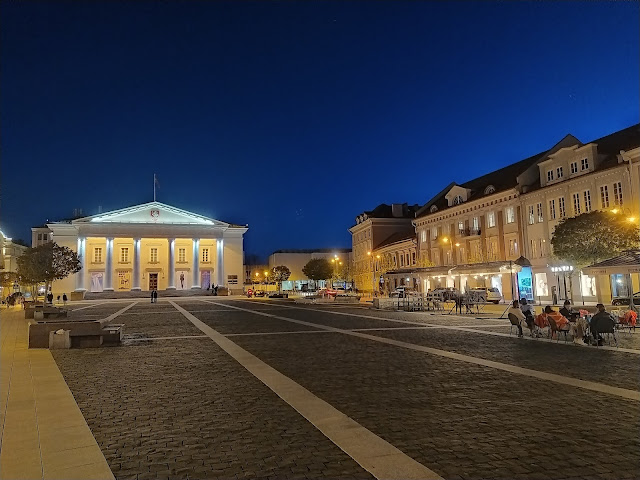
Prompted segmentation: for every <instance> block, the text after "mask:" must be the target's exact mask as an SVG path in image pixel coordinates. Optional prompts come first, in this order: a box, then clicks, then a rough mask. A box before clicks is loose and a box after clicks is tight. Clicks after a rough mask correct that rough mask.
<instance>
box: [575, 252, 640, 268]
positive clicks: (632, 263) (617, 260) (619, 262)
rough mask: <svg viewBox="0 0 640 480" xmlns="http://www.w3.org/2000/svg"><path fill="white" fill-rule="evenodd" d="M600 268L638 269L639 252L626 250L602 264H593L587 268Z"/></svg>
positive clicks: (639, 262) (639, 264)
mask: <svg viewBox="0 0 640 480" xmlns="http://www.w3.org/2000/svg"><path fill="white" fill-rule="evenodd" d="M602 267H640V250H626V251H625V252H622V253H621V254H620V255H618V256H617V257H611V258H608V259H606V260H603V261H602V262H598V263H594V264H593V265H589V266H588V267H587V268H602Z"/></svg>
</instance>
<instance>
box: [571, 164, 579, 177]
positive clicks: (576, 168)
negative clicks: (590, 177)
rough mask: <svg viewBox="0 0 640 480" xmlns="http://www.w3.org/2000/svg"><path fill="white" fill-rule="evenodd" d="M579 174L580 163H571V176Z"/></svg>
mask: <svg viewBox="0 0 640 480" xmlns="http://www.w3.org/2000/svg"><path fill="white" fill-rule="evenodd" d="M574 173H578V162H571V175H573V174H574Z"/></svg>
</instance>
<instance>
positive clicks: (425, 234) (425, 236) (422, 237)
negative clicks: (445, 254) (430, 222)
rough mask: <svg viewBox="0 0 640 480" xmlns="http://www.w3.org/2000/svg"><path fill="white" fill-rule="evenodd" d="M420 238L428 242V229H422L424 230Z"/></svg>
mask: <svg viewBox="0 0 640 480" xmlns="http://www.w3.org/2000/svg"><path fill="white" fill-rule="evenodd" d="M420 239H421V240H422V242H426V241H427V231H426V230H422V232H420Z"/></svg>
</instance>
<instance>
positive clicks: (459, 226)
mask: <svg viewBox="0 0 640 480" xmlns="http://www.w3.org/2000/svg"><path fill="white" fill-rule="evenodd" d="M458 232H459V233H460V235H462V234H463V233H464V222H458Z"/></svg>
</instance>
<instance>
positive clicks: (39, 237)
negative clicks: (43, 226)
mask: <svg viewBox="0 0 640 480" xmlns="http://www.w3.org/2000/svg"><path fill="white" fill-rule="evenodd" d="M38 240H40V241H42V234H41V233H39V234H38Z"/></svg>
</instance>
